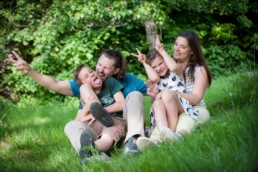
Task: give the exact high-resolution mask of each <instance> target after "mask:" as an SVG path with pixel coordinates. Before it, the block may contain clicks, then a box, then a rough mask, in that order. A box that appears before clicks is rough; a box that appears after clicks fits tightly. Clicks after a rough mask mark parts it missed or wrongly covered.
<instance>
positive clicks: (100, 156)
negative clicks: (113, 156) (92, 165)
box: [81, 152, 110, 164]
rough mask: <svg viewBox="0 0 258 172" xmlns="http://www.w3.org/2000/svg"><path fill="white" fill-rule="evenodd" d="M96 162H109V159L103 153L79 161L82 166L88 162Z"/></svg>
mask: <svg viewBox="0 0 258 172" xmlns="http://www.w3.org/2000/svg"><path fill="white" fill-rule="evenodd" d="M97 161H110V157H109V156H108V155H107V154H105V153H104V152H100V153H99V154H98V153H96V154H94V155H92V156H90V157H84V158H83V159H82V160H81V163H82V164H87V163H89V162H97Z"/></svg>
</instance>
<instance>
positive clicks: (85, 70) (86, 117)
mask: <svg viewBox="0 0 258 172" xmlns="http://www.w3.org/2000/svg"><path fill="white" fill-rule="evenodd" d="M74 80H75V81H76V82H77V83H78V84H79V85H81V87H80V94H81V101H82V105H83V110H82V111H80V110H79V113H77V117H76V119H77V120H81V121H85V123H86V124H87V129H86V130H84V131H83V133H82V136H81V139H80V142H81V148H80V150H79V155H80V156H81V158H85V157H86V158H88V157H90V156H91V151H90V148H89V146H91V147H93V148H95V149H96V150H98V151H100V152H106V151H108V150H109V149H110V148H111V147H112V146H113V145H114V144H116V143H117V142H118V141H119V140H120V139H121V138H122V136H124V132H125V125H126V123H125V120H124V119H123V118H122V110H123V106H124V96H123V94H122V92H121V89H122V88H123V86H122V85H121V84H120V83H119V82H118V81H117V80H115V79H114V78H112V77H110V78H107V79H106V80H105V81H102V80H101V78H100V77H99V76H98V75H97V73H96V72H95V71H93V70H92V69H90V68H89V67H87V66H86V65H84V64H83V65H80V66H79V67H77V69H76V70H75V72H74ZM108 111H109V112H110V114H109V113H108Z"/></svg>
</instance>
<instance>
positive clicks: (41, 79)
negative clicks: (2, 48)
mask: <svg viewBox="0 0 258 172" xmlns="http://www.w3.org/2000/svg"><path fill="white" fill-rule="evenodd" d="M12 54H13V55H14V56H15V57H16V58H17V60H15V59H13V58H12V57H8V58H7V59H6V60H5V61H6V62H11V63H13V66H14V67H16V69H18V70H19V71H21V72H22V73H25V74H27V75H28V76H29V77H31V78H32V79H33V80H34V81H36V82H37V83H38V84H39V85H42V86H43V87H45V88H47V89H49V90H52V91H55V92H57V93H59V94H63V95H72V90H71V86H70V84H69V82H68V81H58V80H56V79H55V78H53V77H50V76H48V75H44V74H41V73H39V72H37V71H36V70H34V69H32V68H31V67H30V65H29V64H28V63H27V62H26V61H25V60H23V59H22V58H21V57H20V56H19V55H18V54H17V53H16V52H15V51H12Z"/></svg>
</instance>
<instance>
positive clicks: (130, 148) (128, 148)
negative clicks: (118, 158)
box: [124, 137, 140, 155]
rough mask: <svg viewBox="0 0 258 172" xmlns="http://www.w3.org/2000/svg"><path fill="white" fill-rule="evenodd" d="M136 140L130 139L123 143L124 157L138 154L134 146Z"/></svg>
mask: <svg viewBox="0 0 258 172" xmlns="http://www.w3.org/2000/svg"><path fill="white" fill-rule="evenodd" d="M136 140H137V139H136V138H134V137H130V138H129V139H128V140H127V142H126V143H125V147H124V154H126V155H137V154H139V153H140V151H139V149H138V147H137V145H136Z"/></svg>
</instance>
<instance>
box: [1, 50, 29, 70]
mask: <svg viewBox="0 0 258 172" xmlns="http://www.w3.org/2000/svg"><path fill="white" fill-rule="evenodd" d="M13 55H14V56H15V57H16V58H17V60H15V59H14V58H13V57H12V56H13ZM5 62H11V63H13V66H14V67H16V69H18V70H19V71H21V72H22V73H25V74H29V72H30V71H31V67H30V65H29V64H28V63H27V62H26V61H25V60H23V59H22V58H21V57H20V56H19V55H18V54H17V53H16V52H15V51H12V53H11V54H9V55H8V58H7V59H5Z"/></svg>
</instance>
